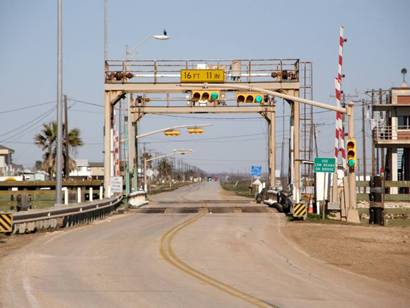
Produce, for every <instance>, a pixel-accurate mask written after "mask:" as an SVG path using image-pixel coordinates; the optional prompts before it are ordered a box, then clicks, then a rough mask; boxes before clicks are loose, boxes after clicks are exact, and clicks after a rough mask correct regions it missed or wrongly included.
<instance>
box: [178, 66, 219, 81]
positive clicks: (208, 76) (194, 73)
mask: <svg viewBox="0 0 410 308" xmlns="http://www.w3.org/2000/svg"><path fill="white" fill-rule="evenodd" d="M224 81H225V71H224V70H221V69H193V70H181V83H200V82H209V83H219V82H221V83H222V82H224Z"/></svg>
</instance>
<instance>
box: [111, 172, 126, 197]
mask: <svg viewBox="0 0 410 308" xmlns="http://www.w3.org/2000/svg"><path fill="white" fill-rule="evenodd" d="M110 184H111V193H112V194H113V193H120V194H122V188H123V183H122V176H113V177H111V183H110Z"/></svg>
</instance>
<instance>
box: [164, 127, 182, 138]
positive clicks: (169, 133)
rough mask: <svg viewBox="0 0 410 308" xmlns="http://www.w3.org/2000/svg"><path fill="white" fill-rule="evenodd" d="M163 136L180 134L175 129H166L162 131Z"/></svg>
mask: <svg viewBox="0 0 410 308" xmlns="http://www.w3.org/2000/svg"><path fill="white" fill-rule="evenodd" d="M164 134H165V136H167V137H176V136H179V135H181V132H180V131H179V130H176V129H168V130H166V131H164Z"/></svg>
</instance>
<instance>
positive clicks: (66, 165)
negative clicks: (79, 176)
mask: <svg viewBox="0 0 410 308" xmlns="http://www.w3.org/2000/svg"><path fill="white" fill-rule="evenodd" d="M67 104H68V103H67V95H64V143H63V145H64V178H65V179H68V175H69V173H70V157H69V155H68V154H69V153H68V107H67Z"/></svg>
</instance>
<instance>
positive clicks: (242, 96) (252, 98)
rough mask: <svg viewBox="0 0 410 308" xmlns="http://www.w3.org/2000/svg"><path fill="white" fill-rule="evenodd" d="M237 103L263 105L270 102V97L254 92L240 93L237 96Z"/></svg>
mask: <svg viewBox="0 0 410 308" xmlns="http://www.w3.org/2000/svg"><path fill="white" fill-rule="evenodd" d="M236 102H237V103H245V104H251V103H256V104H262V103H267V102H269V96H268V95H263V94H261V93H252V92H238V93H237V94H236Z"/></svg>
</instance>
